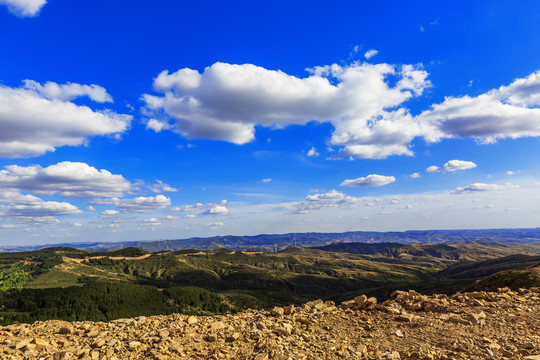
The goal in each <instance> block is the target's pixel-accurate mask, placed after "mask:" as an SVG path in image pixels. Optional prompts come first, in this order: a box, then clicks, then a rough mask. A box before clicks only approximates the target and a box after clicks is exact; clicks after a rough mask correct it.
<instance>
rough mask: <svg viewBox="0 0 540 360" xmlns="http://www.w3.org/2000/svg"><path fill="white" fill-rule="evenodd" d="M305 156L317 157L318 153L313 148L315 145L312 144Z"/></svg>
mask: <svg viewBox="0 0 540 360" xmlns="http://www.w3.org/2000/svg"><path fill="white" fill-rule="evenodd" d="M307 156H309V157H317V156H319V153H318V152H317V149H315V146H312V147H311V149H309V151H308V152H307Z"/></svg>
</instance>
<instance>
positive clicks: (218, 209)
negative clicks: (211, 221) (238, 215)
mask: <svg viewBox="0 0 540 360" xmlns="http://www.w3.org/2000/svg"><path fill="white" fill-rule="evenodd" d="M228 214H229V210H228V209H227V208H226V207H225V206H223V205H216V206H212V207H211V208H210V209H208V210H206V211H205V212H203V215H228Z"/></svg>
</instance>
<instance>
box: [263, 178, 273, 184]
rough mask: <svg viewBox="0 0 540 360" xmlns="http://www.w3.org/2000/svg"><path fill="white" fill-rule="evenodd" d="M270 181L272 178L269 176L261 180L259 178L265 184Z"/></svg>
mask: <svg viewBox="0 0 540 360" xmlns="http://www.w3.org/2000/svg"><path fill="white" fill-rule="evenodd" d="M271 181H272V179H270V178H268V179H262V180H261V182H262V183H263V184H267V183H269V182H271Z"/></svg>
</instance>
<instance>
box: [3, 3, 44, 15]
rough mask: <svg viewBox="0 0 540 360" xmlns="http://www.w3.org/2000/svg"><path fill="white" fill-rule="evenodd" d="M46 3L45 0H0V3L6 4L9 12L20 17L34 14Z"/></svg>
mask: <svg viewBox="0 0 540 360" xmlns="http://www.w3.org/2000/svg"><path fill="white" fill-rule="evenodd" d="M46 3H47V1H46V0H0V5H6V6H7V8H8V10H9V11H10V12H11V13H13V14H15V15H17V16H20V17H32V16H36V15H37V14H38V13H39V10H41V8H42V7H43V5H45V4H46Z"/></svg>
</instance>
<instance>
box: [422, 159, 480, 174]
mask: <svg viewBox="0 0 540 360" xmlns="http://www.w3.org/2000/svg"><path fill="white" fill-rule="evenodd" d="M475 167H476V164H475V163H474V162H472V161H464V160H450V161H448V162H446V164H444V165H443V166H435V165H432V166H430V167H428V168H427V169H426V171H427V172H444V171H449V172H452V171H458V170H469V169H473V168H475Z"/></svg>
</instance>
